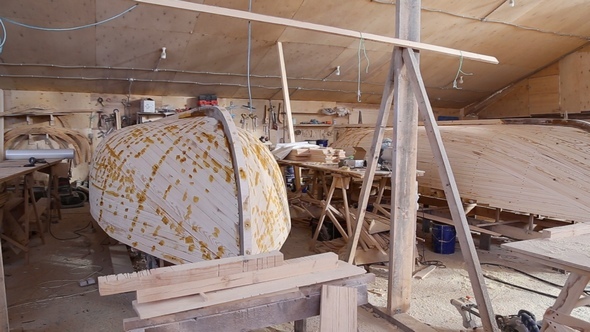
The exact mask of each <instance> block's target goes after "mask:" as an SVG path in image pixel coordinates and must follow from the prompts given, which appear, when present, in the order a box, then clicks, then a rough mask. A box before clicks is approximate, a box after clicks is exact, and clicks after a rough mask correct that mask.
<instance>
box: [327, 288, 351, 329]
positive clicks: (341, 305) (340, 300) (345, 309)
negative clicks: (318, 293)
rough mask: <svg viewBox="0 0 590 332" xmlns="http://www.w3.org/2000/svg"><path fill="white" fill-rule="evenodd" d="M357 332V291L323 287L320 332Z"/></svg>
mask: <svg viewBox="0 0 590 332" xmlns="http://www.w3.org/2000/svg"><path fill="white" fill-rule="evenodd" d="M356 331H357V290H356V289H355V288H350V287H340V286H330V285H324V286H322V297H321V300H320V332H356Z"/></svg>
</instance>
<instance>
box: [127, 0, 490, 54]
mask: <svg viewBox="0 0 590 332" xmlns="http://www.w3.org/2000/svg"><path fill="white" fill-rule="evenodd" d="M136 2H139V3H147V4H152V5H158V6H164V7H171V8H178V9H185V10H190V11H195V12H202V13H209V14H214V15H221V16H228V17H233V18H238V19H243V20H249V21H256V22H263V23H269V24H277V25H282V26H288V27H292V28H297V29H304V30H311V31H317V32H322V33H329V34H333V35H339V36H345V37H352V38H362V39H365V40H371V41H375V42H380V43H386V44H392V45H395V46H400V47H407V48H412V49H414V50H420V51H431V52H436V53H440V54H445V55H450V56H454V57H462V58H463V59H469V60H474V61H480V62H486V63H491V64H498V63H499V62H498V59H496V58H495V57H493V56H489V55H483V54H477V53H472V52H465V51H461V50H457V49H453V48H448V47H443V46H436V45H432V44H426V43H420V42H414V41H409V40H404V39H399V38H392V37H387V36H381V35H375V34H371V33H364V32H361V31H354V30H348V29H342V28H336V27H331V26H327V25H321V24H315V23H309V22H302V21H297V20H293V19H288V18H282V17H276V16H270V15H262V14H257V13H251V12H247V11H243V10H237V9H230V8H222V7H217V6H210V5H203V4H200V3H192V2H186V1H181V0H136Z"/></svg>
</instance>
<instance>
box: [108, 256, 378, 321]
mask: <svg viewBox="0 0 590 332" xmlns="http://www.w3.org/2000/svg"><path fill="white" fill-rule="evenodd" d="M365 273H366V271H365V270H364V269H362V268H359V267H357V266H354V265H351V264H348V263H345V262H343V261H339V260H338V256H337V255H336V254H334V253H324V254H319V255H314V256H308V257H302V258H296V259H291V260H287V261H284V260H283V254H281V253H280V252H277V251H275V252H271V253H264V254H259V255H253V256H237V257H228V258H223V259H219V260H212V261H203V262H198V263H189V264H184V265H177V266H170V267H163V268H158V269H154V270H148V271H141V272H136V273H131V274H118V275H110V276H104V277H99V278H98V284H99V292H100V294H101V295H110V294H118V293H124V292H131V291H135V292H136V293H137V300H136V301H133V308H134V309H135V311H136V312H137V314H138V316H139V318H140V319H148V318H152V317H157V316H164V315H171V314H175V313H179V312H184V311H188V310H195V309H199V308H205V307H209V306H214V305H221V304H224V303H229V302H233V301H244V300H249V299H253V298H260V297H265V296H270V295H273V296H275V295H277V294H279V295H280V294H285V296H287V295H288V294H291V295H292V294H293V292H298V291H299V288H300V287H306V286H309V285H316V284H321V283H325V282H329V281H333V280H338V279H344V278H349V277H354V276H360V275H364V274H365Z"/></svg>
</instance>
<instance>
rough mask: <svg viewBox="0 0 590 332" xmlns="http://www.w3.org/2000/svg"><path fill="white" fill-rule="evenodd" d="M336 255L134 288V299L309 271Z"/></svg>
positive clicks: (328, 265)
mask: <svg viewBox="0 0 590 332" xmlns="http://www.w3.org/2000/svg"><path fill="white" fill-rule="evenodd" d="M337 262H338V255H336V254H334V253H324V254H319V255H313V256H307V257H301V258H295V259H291V260H288V261H286V262H285V264H283V265H280V266H277V267H270V268H266V269H261V270H255V271H247V272H242V273H236V274H232V275H226V276H221V277H216V278H208V279H200V280H194V281H189V282H184V283H176V284H173V285H166V286H159V287H150V288H145V289H139V290H138V291H137V303H145V302H153V301H159V300H165V299H171V298H177V297H182V296H187V295H193V294H199V293H206V292H212V291H217V290H222V289H227V288H234V287H240V286H246V285H251V284H254V283H258V282H266V281H272V280H277V279H281V278H285V277H288V276H298V275H302V274H307V273H310V272H311V271H325V270H330V269H334V268H336V263H337Z"/></svg>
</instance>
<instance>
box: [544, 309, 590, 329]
mask: <svg viewBox="0 0 590 332" xmlns="http://www.w3.org/2000/svg"><path fill="white" fill-rule="evenodd" d="M543 321H544V322H547V325H549V326H554V324H559V325H563V326H567V327H571V328H575V329H576V330H579V331H590V323H589V322H587V321H583V320H581V319H579V318H576V317H572V316H570V315H564V314H563V313H560V312H558V311H556V310H553V309H547V311H545V314H544V315H543ZM566 331H567V330H566Z"/></svg>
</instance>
